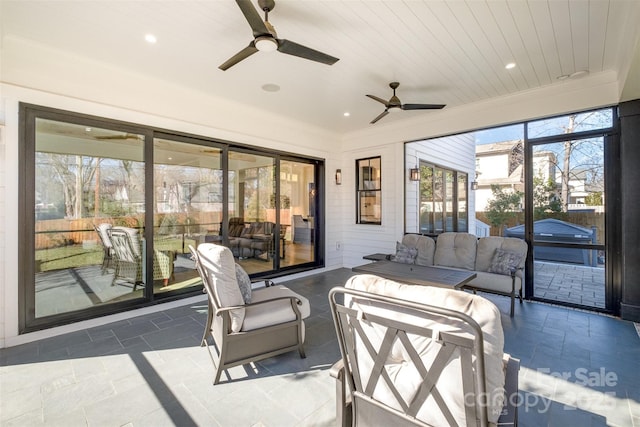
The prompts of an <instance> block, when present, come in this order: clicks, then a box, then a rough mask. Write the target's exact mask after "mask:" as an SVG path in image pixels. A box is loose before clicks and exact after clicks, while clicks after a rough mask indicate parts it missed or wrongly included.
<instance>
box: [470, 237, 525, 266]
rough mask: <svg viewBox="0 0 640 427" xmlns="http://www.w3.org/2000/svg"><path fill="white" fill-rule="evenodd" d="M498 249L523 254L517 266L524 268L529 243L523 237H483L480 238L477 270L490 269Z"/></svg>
mask: <svg viewBox="0 0 640 427" xmlns="http://www.w3.org/2000/svg"><path fill="white" fill-rule="evenodd" d="M496 249H502V250H505V251H512V252H516V253H519V254H521V256H522V259H521V261H520V264H518V266H517V268H524V263H525V258H526V256H527V244H526V243H525V242H524V240H522V239H517V238H515V237H497V236H490V237H482V238H480V239H479V240H478V249H477V255H476V270H477V271H489V267H490V266H491V263H492V261H493V257H494V255H495V252H496Z"/></svg>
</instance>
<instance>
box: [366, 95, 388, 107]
mask: <svg viewBox="0 0 640 427" xmlns="http://www.w3.org/2000/svg"><path fill="white" fill-rule="evenodd" d="M367 96H368V97H369V98H371V99H375V100H376V101H378V102H380V103H381V104H384V106H385V107H388V106H389V103H388V102H387V101H385V100H384V99H382V98H378V97H377V96H375V95H367Z"/></svg>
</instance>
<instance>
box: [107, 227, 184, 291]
mask: <svg viewBox="0 0 640 427" xmlns="http://www.w3.org/2000/svg"><path fill="white" fill-rule="evenodd" d="M109 237H110V239H111V243H112V245H113V261H114V264H115V272H114V273H113V281H112V282H111V286H114V285H115V284H116V283H117V282H118V281H124V282H128V283H131V284H133V290H134V291H135V290H136V288H137V287H138V286H144V280H145V278H144V277H143V268H142V267H143V262H144V257H143V256H142V254H143V248H142V242H141V241H140V237H139V235H138V230H136V229H135V228H129V227H113V228H111V230H110V231H109ZM173 259H174V252H173V251H164V250H157V249H156V250H154V252H153V280H162V284H163V286H167V285H168V283H169V279H170V278H171V276H172V275H173Z"/></svg>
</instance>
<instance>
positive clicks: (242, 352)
mask: <svg viewBox="0 0 640 427" xmlns="http://www.w3.org/2000/svg"><path fill="white" fill-rule="evenodd" d="M189 249H190V250H191V252H192V253H193V255H194V259H195V263H196V268H197V270H198V273H199V274H200V277H201V278H202V282H203V284H204V290H205V292H206V293H207V300H208V305H209V313H208V316H207V323H206V325H205V331H204V336H203V338H202V346H207V348H208V340H209V337H210V338H211V339H213V343H214V345H215V348H216V351H217V354H215V355H214V354H213V353H212V358H213V363H214V367H215V375H214V379H213V384H217V383H218V382H219V381H220V375H221V374H222V371H223V370H226V369H228V368H231V367H233V366H238V365H244V364H247V363H250V362H254V361H258V360H261V359H266V358H268V357H272V356H276V355H278V354H282V353H287V352H290V351H293V350H298V352H299V353H300V357H302V358H304V357H305V353H304V345H303V344H304V321H303V319H304V318H306V317H308V316H309V313H310V309H309V301H308V300H307V299H306V298H304V297H302V296H300V295H298V294H296V293H295V292H293V291H291V290H289V289H288V288H286V287H284V286H277V285H273V284H272V283H271V282H267V286H266V287H264V288H258V289H251V290H250V293H249V295H250V297H249V298H250V302H245V299H244V298H246V296H243V293H242V292H241V291H240V287H239V285H238V281H237V279H236V268H235V261H234V258H233V254H232V253H231V250H230V249H229V248H227V247H225V246H222V245H216V244H213V243H203V244H201V245H199V246H198V249H197V250H196V249H194V248H193V246H190V247H189ZM249 288H250V286H249ZM209 351H210V350H209ZM229 378H230V376H229Z"/></svg>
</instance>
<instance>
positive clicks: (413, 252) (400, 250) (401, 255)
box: [393, 242, 418, 264]
mask: <svg viewBox="0 0 640 427" xmlns="http://www.w3.org/2000/svg"><path fill="white" fill-rule="evenodd" d="M417 256H418V249H416V248H410V247H408V246H406V245H403V244H402V243H400V242H396V256H395V257H394V258H393V260H394V261H395V262H400V263H402V264H415V262H416V257H417Z"/></svg>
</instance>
